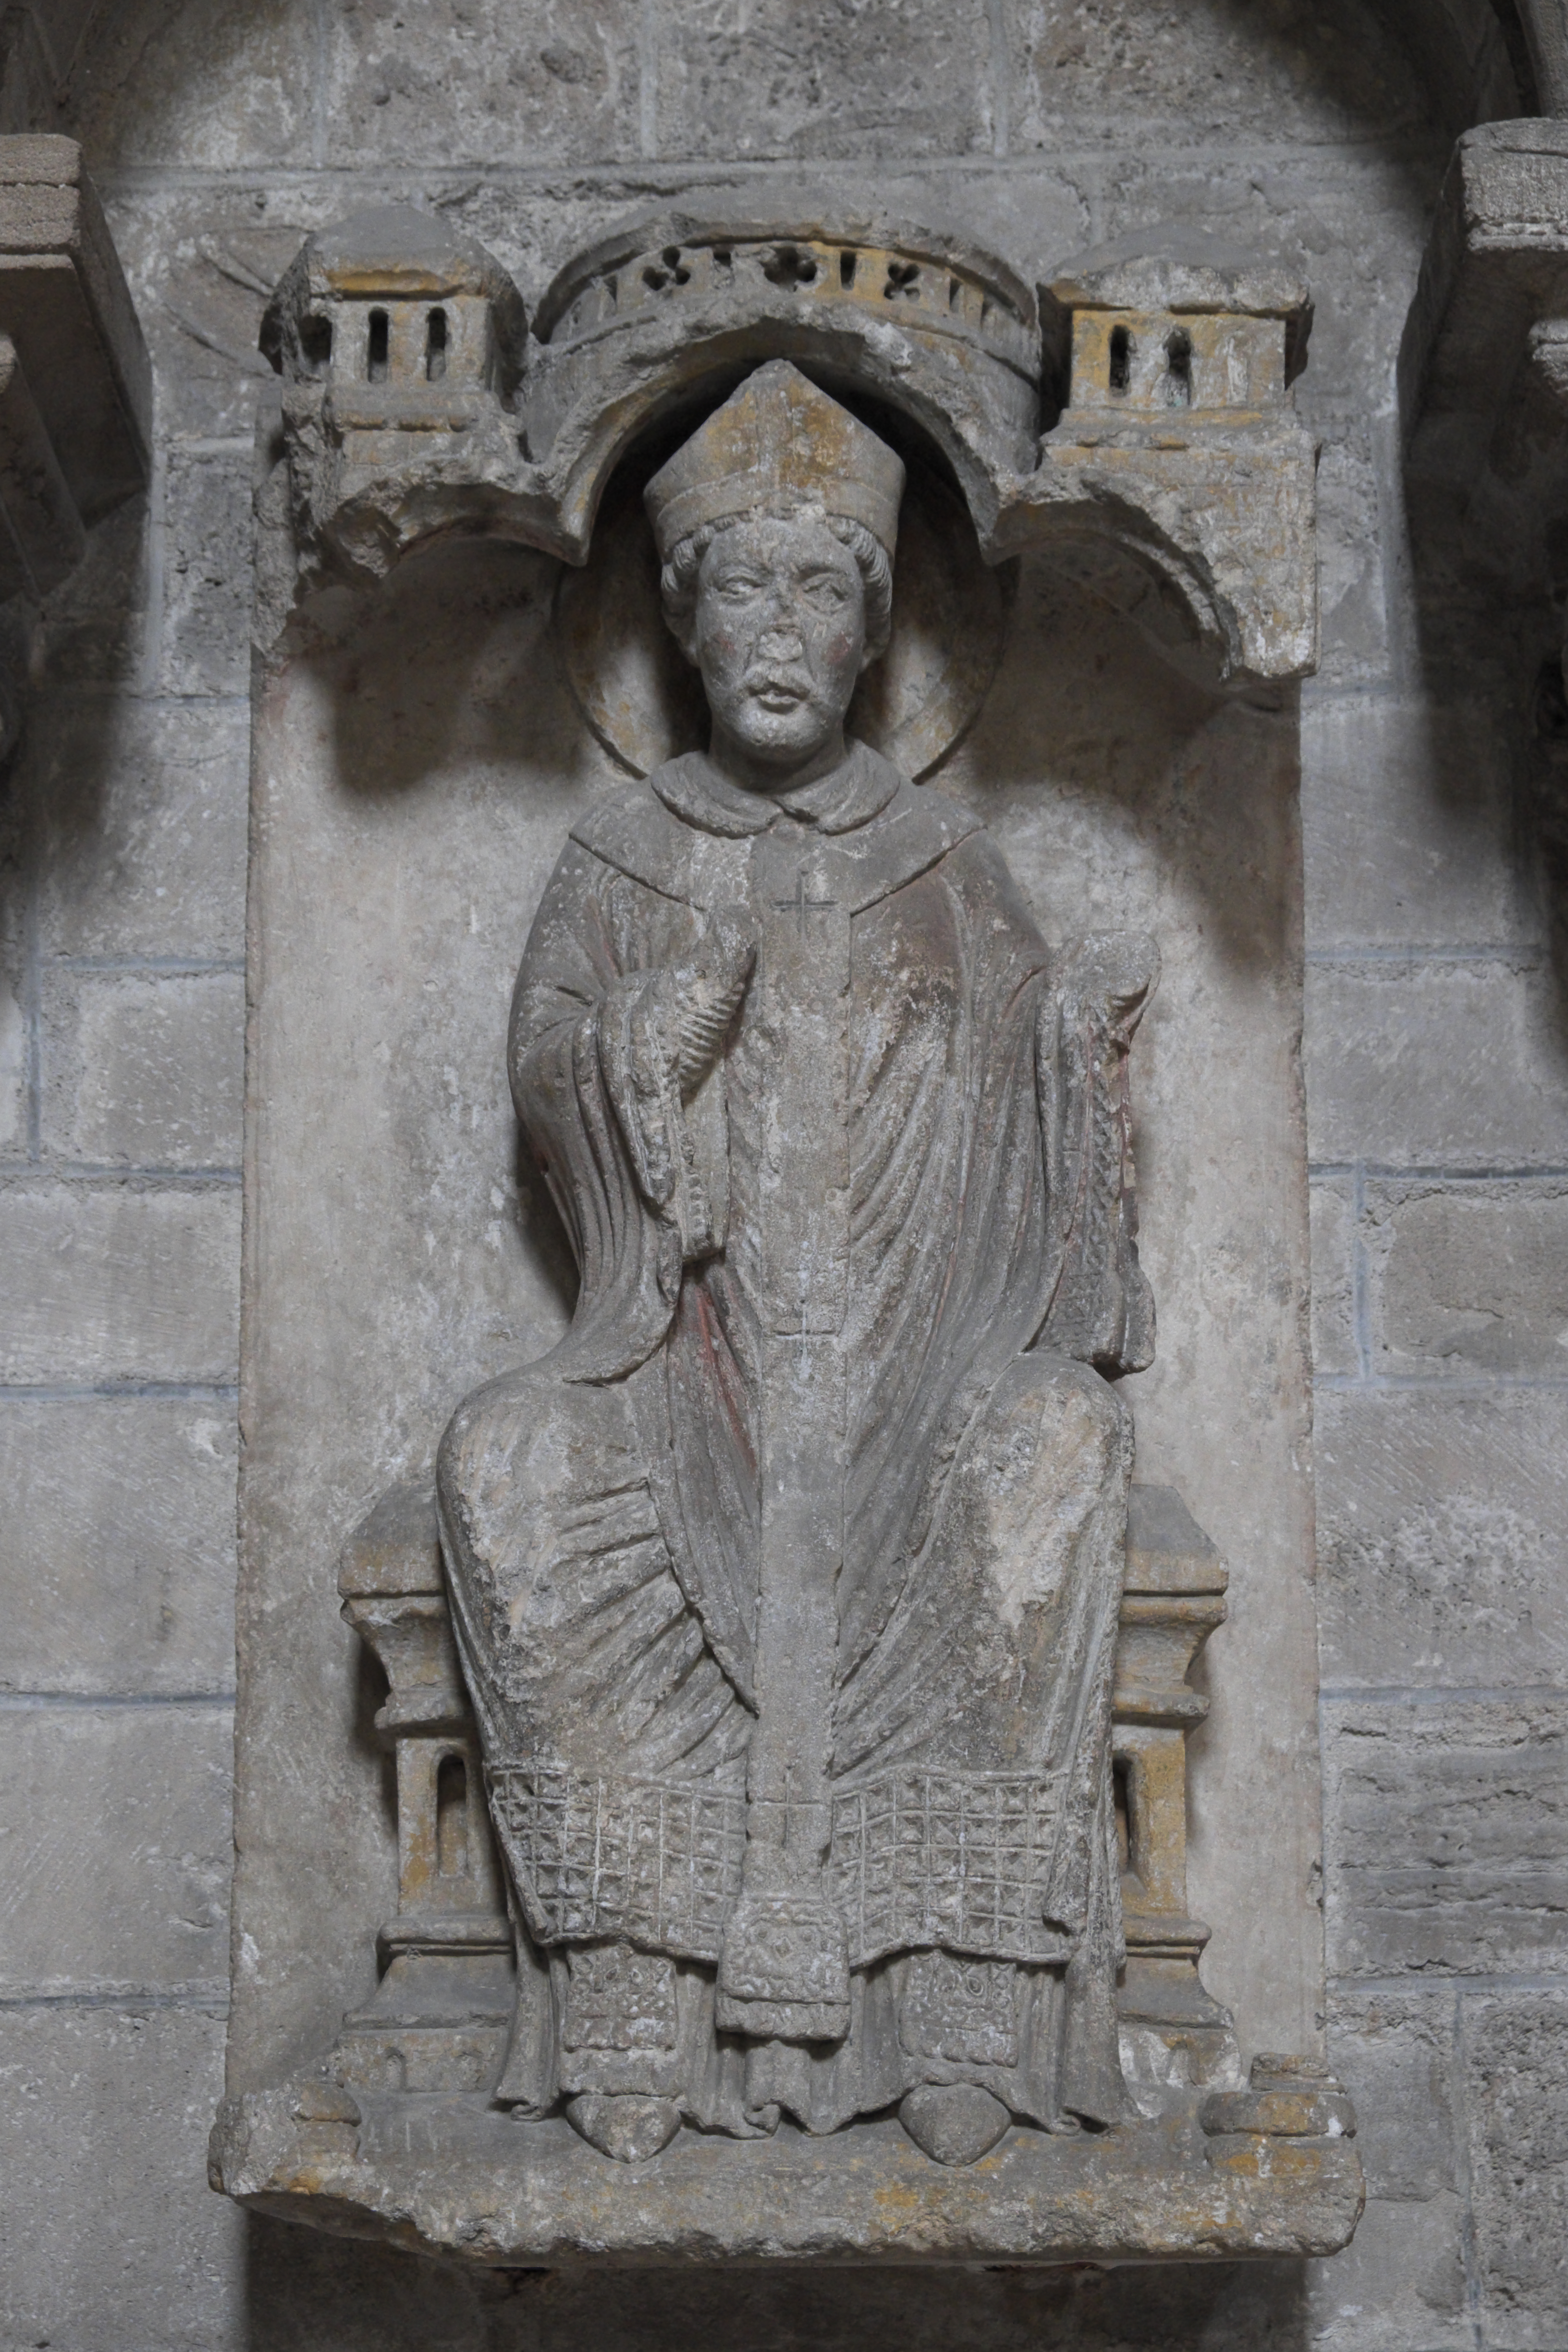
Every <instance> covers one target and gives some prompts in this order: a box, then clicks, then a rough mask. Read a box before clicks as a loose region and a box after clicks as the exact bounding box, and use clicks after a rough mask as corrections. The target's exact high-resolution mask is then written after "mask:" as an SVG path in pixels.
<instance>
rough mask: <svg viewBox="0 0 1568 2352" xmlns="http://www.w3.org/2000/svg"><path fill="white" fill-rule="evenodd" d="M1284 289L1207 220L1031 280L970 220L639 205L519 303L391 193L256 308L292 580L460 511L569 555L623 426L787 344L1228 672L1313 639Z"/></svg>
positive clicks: (438, 527)
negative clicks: (288, 502)
mask: <svg viewBox="0 0 1568 2352" xmlns="http://www.w3.org/2000/svg"><path fill="white" fill-rule="evenodd" d="M1309 328H1310V302H1309V299H1308V296H1307V291H1306V289H1305V288H1304V287H1303V286H1302V285H1301V284H1300V281H1299V280H1297V279H1296V278H1294V277H1293V276H1291V275H1290V274H1289V272H1287V271H1284V270H1282V269H1280V268H1279V267H1277V266H1276V265H1273V264H1258V263H1256V262H1254V261H1252V260H1251V259H1249V257H1247V256H1246V255H1245V254H1242V253H1237V252H1236V251H1233V250H1229V249H1226V248H1224V247H1217V246H1215V245H1214V244H1212V243H1210V242H1208V241H1204V242H1202V243H1194V242H1191V241H1189V242H1187V243H1186V244H1185V245H1177V244H1174V243H1168V244H1167V245H1166V246H1165V247H1163V248H1159V249H1154V248H1140V247H1122V248H1118V249H1107V250H1106V251H1104V252H1102V253H1100V254H1099V255H1096V256H1091V257H1089V258H1088V259H1087V260H1085V261H1082V262H1080V263H1079V264H1078V265H1076V266H1072V267H1068V268H1064V269H1063V270H1061V271H1059V272H1058V273H1057V274H1056V275H1055V276H1054V277H1053V278H1052V279H1051V280H1050V282H1049V283H1048V284H1047V285H1045V286H1043V287H1041V288H1039V289H1037V290H1031V289H1030V288H1029V287H1028V286H1027V285H1026V284H1025V282H1024V281H1023V279H1022V278H1019V276H1018V275H1017V273H1016V271H1014V270H1013V269H1012V268H1009V267H1008V265H1007V264H1006V263H1005V261H1002V260H999V259H997V258H996V257H994V255H991V254H988V253H986V252H984V250H982V249H981V248H980V247H977V246H976V245H975V244H973V242H972V241H971V240H969V239H968V238H965V237H963V236H958V235H956V234H953V233H950V232H938V231H933V230H931V229H928V228H924V227H921V226H913V225H910V224H909V223H907V222H897V221H889V220H886V219H876V218H871V217H853V216H847V215H835V214H830V213H828V212H827V211H826V210H819V211H814V212H808V211H805V210H803V209H801V208H800V207H799V206H798V205H797V206H796V207H795V209H793V210H792V211H790V212H788V213H785V212H784V211H782V210H780V211H777V212H768V211H764V210H760V209H759V210H756V211H753V212H751V213H749V214H747V215H744V216H737V217H734V218H729V219H724V220H714V219H712V218H702V219H698V218H695V217H691V216H687V215H679V214H670V215H665V216H663V217H661V218H658V219H654V220H645V221H639V222H637V223H634V224H632V225H631V226H628V227H627V228H626V229H624V230H623V231H621V232H620V233H618V234H617V235H616V236H611V237H608V238H606V239H605V240H603V241H602V242H601V243H600V244H598V245H596V246H595V247H591V248H589V249H588V250H587V251H585V252H584V253H583V254H580V255H579V256H577V257H575V258H574V259H573V260H572V261H570V262H569V263H568V264H567V265H566V266H565V268H563V269H562V270H561V271H560V272H559V274H558V275H557V277H556V278H555V279H554V281H553V283H552V286H551V287H550V289H549V290H548V292H547V293H546V295H545V297H544V299H543V300H542V303H541V304H540V306H539V309H538V310H537V312H536V314H535V316H534V318H533V319H532V320H531V322H528V323H527V324H526V325H525V321H524V316H523V310H522V303H521V297H520V296H519V294H518V292H517V289H516V288H515V286H513V284H512V282H511V280H510V278H508V277H507V276H506V273H505V272H504V271H503V270H502V269H501V268H500V264H499V263H498V262H496V261H495V260H494V258H493V257H491V256H490V255H489V254H488V253H486V252H485V251H484V249H483V248H482V247H479V246H478V245H476V244H475V243H474V242H473V241H472V240H471V239H468V238H467V237H465V236H460V235H459V234H458V233H456V232H453V231H452V230H450V229H449V228H448V227H447V226H446V224H445V223H443V222H441V221H439V220H437V219H436V218H434V217H433V216H432V215H428V214H424V213H420V212H416V211H414V210H412V209H410V208H405V207H398V208H389V209H385V210H382V211H378V212H374V213H369V214H364V215H359V216H358V217H357V218H355V219H353V220H351V221H348V222H346V223H344V224H342V226H340V227H338V228H336V229H330V230H327V231H324V232H322V233H321V235H319V236H314V237H312V238H310V240H309V242H308V243H307V244H306V246H305V247H304V248H303V249H302V250H301V252H300V256H299V257H298V258H297V260H296V261H295V262H294V264H293V265H292V267H291V268H290V269H289V272H288V273H287V275H286V276H285V278H283V280H282V282H281V283H280V285H279V289H278V291H277V294H276V295H275V297H274V299H273V301H272V303H271V305H270V307H269V309H268V315H267V319H266V321H265V324H264V328H263V338H262V341H263V348H264V350H265V351H266V352H268V356H269V357H270V358H271V359H272V361H273V363H274V365H275V366H276V367H277V368H278V369H279V373H281V374H282V376H283V378H284V393H283V421H284V433H285V437H286V441H287V446H288V452H289V472H290V483H291V490H292V502H293V510H294V522H295V536H296V540H297V542H298V544H299V547H300V553H301V558H302V564H303V576H304V577H305V578H307V579H308V578H310V576H312V575H316V576H320V575H321V574H322V573H331V572H336V573H337V574H339V575H340V576H342V575H344V574H346V575H348V576H349V577H357V578H359V579H360V580H362V581H370V580H374V579H376V578H378V577H380V576H382V575H384V573H385V572H387V571H388V570H390V569H391V568H392V566H393V565H394V564H395V563H396V562H398V561H399V560H400V559H401V557H402V556H403V555H405V553H407V552H408V551H409V550H410V549H412V548H414V547H415V546H416V545H418V544H420V543H421V542H422V541H426V540H428V539H430V538H432V537H434V536H437V535H445V534H449V533H452V532H457V531H462V532H468V533H478V534H480V535H493V536H500V537H505V538H510V539H514V540H521V541H524V542H526V543H528V544H531V545H533V546H536V547H540V548H542V549H544V550H546V551H548V552H550V553H552V554H554V555H557V556H559V557H561V558H563V560H564V561H565V562H568V563H571V564H576V565H581V564H583V563H584V562H586V560H587V558H588V554H589V550H590V544H591V541H592V536H593V531H594V527H595V517H596V515H597V512H598V509H599V506H600V502H601V500H602V499H603V496H604V493H605V488H606V486H607V484H608V482H609V480H610V478H611V476H612V475H613V473H614V472H615V469H616V466H617V465H618V464H619V463H620V462H621V460H622V458H623V457H625V456H626V453H627V451H628V450H629V449H630V448H631V446H632V445H633V444H634V443H635V442H637V440H638V439H639V437H641V436H647V435H648V434H649V433H651V432H657V431H658V430H659V429H660V428H661V427H665V426H673V425H675V424H677V423H679V421H681V420H682V419H686V420H688V421H689V420H691V419H692V418H694V416H695V415H700V413H701V412H702V411H703V410H704V409H705V408H710V407H712V406H714V405H716V404H717V403H718V401H719V400H721V399H722V398H723V397H725V396H726V395H727V394H728V393H729V392H730V391H731V390H732V389H733V387H734V385H735V383H738V382H739V380H740V379H741V378H742V376H743V375H745V374H746V373H749V371H750V370H751V369H752V368H753V367H755V366H757V365H759V364H760V363H761V362H763V361H765V360H768V359H773V358H787V359H791V360H793V361H794V362H795V364H796V365H797V366H799V367H801V368H803V369H805V371H806V372H807V373H810V374H812V375H813V376H815V377H816V378H817V379H818V380H819V381H820V382H821V383H823V385H824V386H825V388H826V389H829V390H831V391H833V392H834V393H835V394H837V396H838V397H839V398H841V399H847V400H848V401H850V402H851V403H854V402H855V401H856V400H859V401H861V402H862V403H868V404H871V405H872V406H873V407H874V408H875V409H876V410H877V411H878V412H879V413H880V414H881V415H884V416H890V417H891V418H893V419H894V420H895V421H896V420H898V419H900V418H901V419H903V420H906V422H907V426H908V427H910V428H912V429H913V432H914V435H915V436H917V438H919V439H921V440H923V441H924V442H925V443H926V444H927V445H929V446H930V447H931V449H933V450H934V451H935V453H936V454H937V457H938V460H939V463H940V467H941V469H942V471H943V472H944V473H945V474H946V475H947V476H948V477H949V478H950V479H951V481H952V483H953V484H954V485H955V486H956V488H957V489H958V491H959V492H960V494H961V495H962V497H963V501H964V503H965V505H966V507H967V509H968V512H969V515H970V518H971V520H972V521H973V527H974V531H975V535H976V539H977V541H978V546H979V551H980V554H981V556H982V557H983V558H984V562H986V563H988V564H992V565H994V564H996V563H999V562H1002V561H1003V560H1004V559H1005V558H1006V557H1009V556H1013V555H1017V554H1021V553H1024V552H1026V551H1044V552H1046V553H1047V554H1052V553H1054V554H1056V555H1058V556H1059V558H1060V560H1061V561H1062V562H1063V563H1064V564H1065V566H1066V567H1067V568H1068V569H1069V570H1070V571H1072V572H1075V573H1076V574H1077V575H1078V576H1079V577H1080V578H1082V579H1084V580H1085V581H1090V582H1092V583H1094V586H1095V589H1096V593H1101V594H1103V595H1106V596H1107V597H1109V599H1110V601H1111V602H1112V603H1114V604H1118V605H1119V606H1120V607H1121V609H1123V610H1126V611H1128V612H1130V613H1131V614H1132V616H1133V617H1134V618H1135V619H1137V620H1138V621H1139V622H1140V623H1141V625H1145V626H1146V627H1148V628H1149V630H1150V632H1151V634H1152V635H1153V637H1154V638H1155V641H1156V643H1157V644H1158V645H1159V646H1160V648H1161V650H1162V651H1163V652H1165V653H1167V654H1172V655H1174V656H1176V657H1177V658H1183V657H1184V656H1196V657H1197V658H1199V659H1200V660H1201V661H1202V662H1203V663H1204V664H1205V667H1207V668H1208V669H1209V670H1210V671H1211V672H1213V671H1217V673H1218V675H1219V676H1220V677H1226V678H1233V679H1237V680H1239V681H1243V682H1245V681H1248V680H1251V681H1264V680H1283V679H1288V678H1293V677H1301V676H1303V675H1305V674H1306V673H1307V672H1309V671H1310V669H1311V668H1312V667H1313V665H1314V661H1315V657H1316V599H1315V568H1314V560H1313V536H1312V532H1313V479H1312V478H1313V464H1314V457H1315V452H1314V449H1313V445H1312V443H1311V441H1310V437H1309V436H1308V435H1307V433H1306V432H1305V431H1304V429H1303V428H1302V426H1301V425H1300V423H1299V422H1298V420H1297V418H1296V416H1295V415H1294V411H1293V407H1292V404H1291V398H1290V393H1289V385H1290V383H1291V381H1292V379H1293V377H1294V376H1295V375H1296V374H1297V373H1299V372H1300V368H1301V367H1302V366H1303V365H1304V364H1305V355H1306V341H1307V334H1308V331H1309Z"/></svg>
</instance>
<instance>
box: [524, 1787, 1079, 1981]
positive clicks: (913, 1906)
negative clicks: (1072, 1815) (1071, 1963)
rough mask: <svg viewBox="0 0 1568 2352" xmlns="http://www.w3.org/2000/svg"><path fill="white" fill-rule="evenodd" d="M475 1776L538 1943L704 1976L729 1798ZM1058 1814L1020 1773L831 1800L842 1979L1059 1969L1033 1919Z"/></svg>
mask: <svg viewBox="0 0 1568 2352" xmlns="http://www.w3.org/2000/svg"><path fill="white" fill-rule="evenodd" d="M485 1778H486V1781H487V1784H488V1786H489V1797H490V1811H491V1814H492V1816H493V1818H494V1820H495V1824H496V1828H497V1830H498V1832H499V1833H500V1840H501V1843H502V1845H503V1846H504V1848H505V1850H506V1858H507V1862H508V1864H509V1866H510V1871H511V1874H512V1879H513V1882H514V1884H515V1885H516V1886H517V1889H518V1893H519V1895H520V1896H521V1902H522V1906H523V1910H524V1913H525V1915H526V1916H527V1920H528V1926H529V1931H530V1933H531V1935H532V1936H533V1937H534V1938H535V1940H536V1941H537V1942H539V1943H542V1944H575V1943H592V1942H596V1941H599V1940H601V1939H605V1938H609V1937H626V1939H627V1940H628V1941H630V1942H632V1943H635V1944H640V1945H643V1946H645V1947H647V1948H651V1949H653V1950H655V1951H662V1952H669V1953H673V1954H675V1955H677V1956H678V1957H679V1958H685V1959H694V1960H708V1961H711V1962H717V1960H718V1958H719V1948H720V1945H721V1942H722V1940H723V1934H724V1927H725V1923H726V1921H727V1920H728V1918H729V1916H730V1913H731V1910H732V1909H733V1908H734V1906H735V1902H736V1899H737V1897H738V1896H739V1895H740V1891H741V1864H742V1856H743V1854H744V1852H745V1843H746V1805H745V1800H744V1798H742V1797H740V1796H729V1795H723V1794H721V1793H719V1792H717V1791H715V1790H711V1789H709V1788H703V1787H698V1786H693V1785H692V1784H691V1783H689V1782H679V1781H669V1780H629V1779H619V1778H603V1779H593V1778H590V1777H588V1776H587V1775H585V1774H583V1773H579V1772H574V1771H573V1770H571V1769H569V1768H568V1767H567V1766H565V1765H562V1764H546V1763H539V1762H531V1763H502V1764H493V1765H491V1766H489V1768H488V1769H487V1771H486V1775H485ZM1059 1811H1060V1784H1059V1780H1042V1779H1040V1778H1038V1777H1037V1776H1033V1775H1027V1774H1022V1773H984V1774H983V1773H953V1772H921V1771H906V1772H896V1773H889V1774H888V1775H887V1776H886V1777H885V1778H884V1779H882V1780H876V1781H873V1782H871V1783H870V1784H869V1785H868V1786H867V1787H865V1788H861V1789H857V1790H852V1791H847V1792H845V1793H841V1794H839V1795H838V1796H836V1797H835V1799H834V1801H833V1843H832V1848H831V1854H830V1859H829V1863H828V1868H827V1874H826V1875H827V1885H828V1893H829V1895H830V1897H831V1899H832V1901H833V1903H834V1906H835V1907H836V1908H837V1911H838V1913H839V1915H840V1916H841V1918H842V1919H843V1922H844V1925H845V1927H846V1930H847V1936H848V1943H849V1959H850V1965H851V1966H852V1967H855V1968H865V1967H868V1965H869V1964H870V1962H871V1961H873V1960H876V1959H879V1958H882V1957H883V1956H884V1955H885V1954H887V1953H889V1952H897V1951H909V1950H912V1949H916V1948H921V1947H922V1946H923V1947H929V1946H941V1947H942V1948H945V1949H946V1950H948V1951H952V1952H966V1953H971V1954H973V1955H974V1956H976V1957H977V1958H985V1959H994V1960H1036V1961H1040V1960H1058V1959H1060V1958H1061V1957H1062V1948H1061V1937H1060V1934H1059V1932H1058V1930H1056V1929H1054V1928H1051V1927H1047V1925H1046V1920H1045V1904H1046V1896H1047V1887H1048V1884H1049V1880H1050V1875H1051V1869H1052V1864H1053V1861H1054V1857H1055V1852H1056V1843H1057V1831H1058V1816H1059Z"/></svg>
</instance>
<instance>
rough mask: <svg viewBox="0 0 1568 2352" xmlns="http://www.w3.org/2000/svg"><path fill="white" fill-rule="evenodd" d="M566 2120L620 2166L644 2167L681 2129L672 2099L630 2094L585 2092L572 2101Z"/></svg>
mask: <svg viewBox="0 0 1568 2352" xmlns="http://www.w3.org/2000/svg"><path fill="white" fill-rule="evenodd" d="M566 2120H567V2122H568V2123H569V2124H570V2125H571V2126H572V2128H573V2130H574V2131H575V2132H580V2133H581V2134H582V2136H583V2137H584V2139H585V2140H586V2141H587V2143H588V2145H589V2147H596V2148H597V2149H598V2151H599V2154H600V2155H601V2156H613V2157H614V2158H615V2159H616V2163H617V2164H645V2163H646V2162H647V2158H649V2157H650V2156H657V2155H658V2152H659V2149H660V2148H661V2147H668V2146H669V2143H670V2141H671V2140H672V2139H673V2138H674V2137H675V2135H676V2133H677V2132H678V2131H679V2129H680V2109H679V2107H678V2106H677V2105H676V2104H675V2101H674V2100H673V2099H643V2098H637V2097H634V2096H633V2095H632V2094H631V2093H630V2092H628V2091H620V2092H610V2091H583V2092H580V2093H579V2094H578V2095H577V2097H576V2098H574V2099H572V2100H569V2101H568V2102H567V2106H566Z"/></svg>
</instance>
